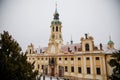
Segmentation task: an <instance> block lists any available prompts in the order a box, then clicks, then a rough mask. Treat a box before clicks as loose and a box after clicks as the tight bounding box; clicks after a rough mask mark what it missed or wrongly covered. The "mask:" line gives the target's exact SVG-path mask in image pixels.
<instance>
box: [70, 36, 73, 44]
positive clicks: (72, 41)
mask: <svg viewBox="0 0 120 80" xmlns="http://www.w3.org/2000/svg"><path fill="white" fill-rule="evenodd" d="M70 42H71V44H73V40H72V35H71V41H70Z"/></svg>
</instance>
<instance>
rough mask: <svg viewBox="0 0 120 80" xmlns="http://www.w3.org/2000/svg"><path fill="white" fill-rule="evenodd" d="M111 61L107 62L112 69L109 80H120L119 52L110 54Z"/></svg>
mask: <svg viewBox="0 0 120 80" xmlns="http://www.w3.org/2000/svg"><path fill="white" fill-rule="evenodd" d="M111 57H113V59H111V60H110V61H109V65H110V66H111V67H113V74H112V75H111V76H109V78H110V79H111V80H120V50H119V51H117V52H114V53H113V54H112V56H111Z"/></svg>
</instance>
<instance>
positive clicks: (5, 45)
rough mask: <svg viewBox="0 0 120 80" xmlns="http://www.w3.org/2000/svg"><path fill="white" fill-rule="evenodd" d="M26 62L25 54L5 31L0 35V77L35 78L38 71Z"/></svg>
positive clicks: (21, 79)
mask: <svg viewBox="0 0 120 80" xmlns="http://www.w3.org/2000/svg"><path fill="white" fill-rule="evenodd" d="M33 69H34V63H32V64H31V63H29V62H27V57H26V54H23V53H22V51H21V47H20V46H19V44H18V43H17V41H15V40H14V39H13V38H12V36H11V35H9V33H8V32H7V31H4V32H3V34H1V35H0V79H2V80H35V79H36V75H38V71H33Z"/></svg>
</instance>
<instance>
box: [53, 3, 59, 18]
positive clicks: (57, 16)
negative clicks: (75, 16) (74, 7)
mask: <svg viewBox="0 0 120 80" xmlns="http://www.w3.org/2000/svg"><path fill="white" fill-rule="evenodd" d="M54 19H56V20H59V14H58V12H57V1H56V4H55V13H54Z"/></svg>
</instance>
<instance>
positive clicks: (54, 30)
mask: <svg viewBox="0 0 120 80" xmlns="http://www.w3.org/2000/svg"><path fill="white" fill-rule="evenodd" d="M50 28H51V35H50V39H49V43H48V47H43V48H40V50H39V51H35V49H34V45H33V44H30V45H28V48H27V52H26V53H27V60H28V61H29V62H31V63H33V62H35V64H34V66H35V68H34V69H35V70H38V71H39V74H45V75H49V76H57V77H64V78H67V80H83V79H84V80H107V76H108V75H111V73H112V68H111V67H110V66H109V64H108V61H109V60H110V59H111V57H110V56H111V54H112V53H113V52H115V51H117V50H116V49H115V48H114V42H113V41H112V40H111V39H109V41H108V43H107V44H106V45H103V44H102V43H100V44H99V45H95V44H94V38H93V37H92V36H88V35H87V34H85V37H81V39H80V42H79V43H73V41H72V40H71V43H70V44H66V45H64V44H63V38H62V29H61V28H62V22H61V21H60V20H59V13H58V12H57V8H56V10H55V13H54V18H53V21H52V22H51V25H50Z"/></svg>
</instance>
